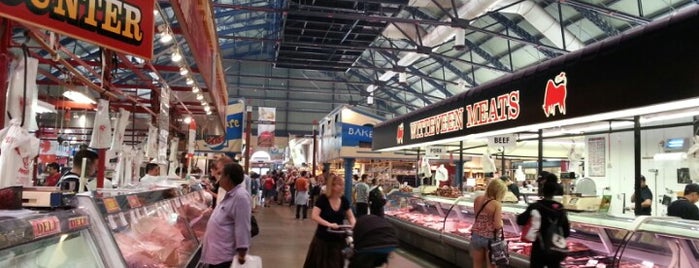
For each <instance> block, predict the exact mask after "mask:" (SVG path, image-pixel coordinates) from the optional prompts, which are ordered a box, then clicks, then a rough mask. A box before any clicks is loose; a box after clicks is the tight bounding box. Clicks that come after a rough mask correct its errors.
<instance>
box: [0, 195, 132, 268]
mask: <svg viewBox="0 0 699 268" xmlns="http://www.w3.org/2000/svg"><path fill="white" fill-rule="evenodd" d="M97 225H98V224H96V223H95V222H94V221H92V220H90V219H89V217H88V216H87V213H86V212H85V211H84V210H81V209H73V210H63V211H55V212H37V211H31V210H18V211H0V267H123V265H120V264H121V263H123V260H121V256H120V255H118V254H110V253H109V252H106V251H105V249H104V248H101V247H99V246H98V244H99V242H104V240H105V239H109V238H108V237H100V236H98V235H96V234H95V232H94V229H95V227H97Z"/></svg>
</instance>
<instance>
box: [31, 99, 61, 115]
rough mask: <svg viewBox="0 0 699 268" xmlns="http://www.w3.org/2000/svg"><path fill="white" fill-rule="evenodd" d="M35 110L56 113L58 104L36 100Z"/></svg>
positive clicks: (40, 112) (42, 112)
mask: <svg viewBox="0 0 699 268" xmlns="http://www.w3.org/2000/svg"><path fill="white" fill-rule="evenodd" d="M34 112H36V113H38V114H47V113H54V114H55V113H56V106H54V105H53V104H50V103H48V102H45V101H42V100H36V103H35V104H34Z"/></svg>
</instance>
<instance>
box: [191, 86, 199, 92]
mask: <svg viewBox="0 0 699 268" xmlns="http://www.w3.org/2000/svg"><path fill="white" fill-rule="evenodd" d="M192 93H199V87H198V86H196V85H195V86H193V87H192Z"/></svg>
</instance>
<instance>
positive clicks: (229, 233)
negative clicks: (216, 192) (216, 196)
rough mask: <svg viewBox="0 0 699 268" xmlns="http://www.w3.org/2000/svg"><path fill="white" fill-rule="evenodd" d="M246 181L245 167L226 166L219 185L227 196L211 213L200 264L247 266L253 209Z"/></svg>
mask: <svg viewBox="0 0 699 268" xmlns="http://www.w3.org/2000/svg"><path fill="white" fill-rule="evenodd" d="M243 181H244V172H243V167H241V166H240V165H239V164H237V163H230V164H226V165H225V166H224V167H223V172H222V173H221V175H220V177H219V184H220V186H221V188H223V189H225V190H226V194H225V196H224V197H223V200H222V201H221V202H220V203H219V204H218V206H217V207H216V209H214V212H213V214H211V218H210V219H209V222H208V223H207V225H206V233H205V234H204V242H203V245H202V253H201V262H202V263H204V264H208V265H209V266H208V267H210V268H219V267H220V268H224V267H225V268H228V267H231V264H232V263H233V261H237V262H238V263H240V264H244V263H245V255H246V254H247V251H248V248H249V247H250V228H251V226H250V218H251V217H252V207H251V205H250V194H249V193H248V191H247V190H246V189H245V186H244V184H243V183H244V182H243Z"/></svg>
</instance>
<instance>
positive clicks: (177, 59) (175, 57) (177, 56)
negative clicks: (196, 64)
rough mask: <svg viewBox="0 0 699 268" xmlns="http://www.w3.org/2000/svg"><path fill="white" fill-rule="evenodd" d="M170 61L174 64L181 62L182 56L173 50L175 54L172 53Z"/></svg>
mask: <svg viewBox="0 0 699 268" xmlns="http://www.w3.org/2000/svg"><path fill="white" fill-rule="evenodd" d="M170 59H171V60H172V61H174V62H180V61H181V60H182V54H180V52H179V51H177V50H175V52H173V53H172V56H171V57H170Z"/></svg>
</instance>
